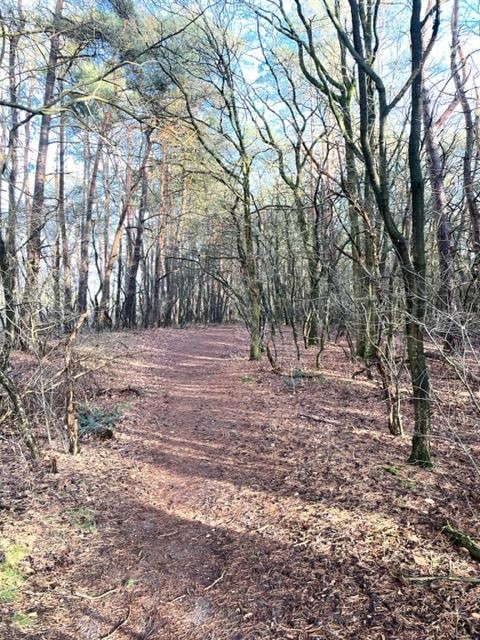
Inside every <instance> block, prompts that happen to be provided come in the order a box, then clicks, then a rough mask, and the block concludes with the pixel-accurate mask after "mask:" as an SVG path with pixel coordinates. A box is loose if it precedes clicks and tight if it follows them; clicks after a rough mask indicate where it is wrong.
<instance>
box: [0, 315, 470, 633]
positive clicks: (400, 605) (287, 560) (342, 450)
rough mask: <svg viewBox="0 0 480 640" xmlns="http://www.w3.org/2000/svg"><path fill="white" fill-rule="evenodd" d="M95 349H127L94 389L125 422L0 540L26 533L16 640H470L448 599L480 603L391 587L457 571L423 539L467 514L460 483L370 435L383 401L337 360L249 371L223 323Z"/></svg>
mask: <svg viewBox="0 0 480 640" xmlns="http://www.w3.org/2000/svg"><path fill="white" fill-rule="evenodd" d="M92 341H93V342H97V341H98V343H97V344H95V345H94V348H96V349H98V353H99V356H100V355H101V353H102V352H105V353H112V352H113V353H115V352H116V353H119V351H122V350H123V355H122V356H121V357H119V358H118V359H117V360H116V361H115V363H114V365H113V366H112V367H110V371H109V373H108V374H106V375H105V373H104V372H102V374H101V376H98V382H99V383H101V387H102V389H101V390H100V391H101V392H102V393H101V395H100V396H99V399H98V402H99V403H101V404H102V406H104V407H107V408H110V409H120V410H121V412H122V414H123V417H122V420H121V421H120V423H119V424H118V425H117V427H116V429H115V437H114V438H113V439H112V440H109V441H105V442H99V441H90V442H86V443H84V445H83V447H82V451H81V455H80V456H78V457H77V458H75V459H72V458H71V457H69V456H63V457H62V456H60V457H59V474H58V475H52V474H48V473H47V474H46V475H45V482H44V485H43V488H42V489H41V490H40V489H38V494H37V497H36V498H35V500H36V503H35V504H36V508H35V510H33V511H32V510H30V511H27V512H25V514H24V515H23V516H19V517H18V518H17V519H16V520H15V521H12V525H11V529H10V530H9V529H8V527H7V528H6V529H5V533H6V534H7V536H9V537H10V538H11V539H14V536H15V535H17V534H18V533H19V532H22V531H28V530H34V531H35V532H36V533H35V535H36V539H35V547H34V553H33V560H32V562H33V566H34V574H33V577H32V579H31V581H29V583H28V584H29V593H30V594H31V598H32V599H31V601H30V603H28V602H25V603H24V605H23V607H24V609H25V610H34V611H36V612H38V621H37V623H36V626H35V628H34V630H32V631H31V633H30V634H29V635H27V637H28V638H32V639H38V640H40V639H42V640H101V639H103V638H107V637H108V638H109V640H122V639H123V640H264V639H265V640H267V639H268V640H288V639H294V640H306V639H309V638H310V639H315V638H316V639H317V640H323V639H330V638H332V639H333V638H341V639H342V640H344V639H352V640H353V639H365V640H367V639H368V640H376V639H380V638H386V637H388V638H402V640H421V639H422V638H427V637H428V638H431V639H436V638H438V639H439V640H440V638H441V639H442V640H448V639H449V638H452V639H453V638H468V637H477V636H475V635H473V636H472V635H470V634H469V633H467V632H465V634H463V633H462V632H461V629H462V626H461V623H459V621H458V620H459V618H458V615H459V614H458V607H457V602H459V598H461V602H462V607H463V608H464V610H468V608H469V607H470V609H471V610H473V609H475V607H476V606H477V604H478V600H477V598H476V595H475V593H474V591H473V590H471V591H468V589H469V586H468V585H465V584H461V583H449V582H442V583H437V584H436V589H435V590H429V589H428V588H427V587H426V586H425V585H424V584H422V583H420V584H415V583H413V584H409V583H408V582H405V581H402V580H401V579H399V577H398V576H400V575H411V574H412V573H417V574H418V573H421V572H426V573H432V572H435V573H437V574H442V573H448V572H449V571H452V572H453V573H456V574H468V571H469V570H470V565H469V562H468V559H465V558H459V556H458V553H457V552H456V551H455V550H454V549H452V548H451V546H450V544H449V543H448V541H447V540H444V536H441V535H439V534H438V529H436V526H437V524H436V523H437V522H438V521H440V520H441V518H442V517H445V516H446V515H447V514H454V513H455V512H457V513H459V512H460V509H463V513H464V514H466V517H467V518H468V513H469V512H468V509H467V508H466V507H465V504H464V502H462V499H463V498H462V495H463V494H462V493H461V491H460V489H459V485H452V484H450V481H449V479H448V477H450V476H448V477H447V476H446V475H445V473H444V472H445V467H443V469H442V468H440V469H439V470H438V471H433V472H425V471H422V470H419V469H414V468H411V467H408V466H406V465H403V464H402V462H401V461H402V460H403V459H405V457H406V454H407V451H408V441H407V440H402V439H392V438H391V437H390V436H389V435H388V434H387V433H385V429H384V420H385V419H384V414H383V405H382V401H381V394H380V392H379V390H378V388H377V387H375V385H374V384H373V383H371V382H369V381H365V380H358V381H357V380H354V381H352V379H351V363H350V362H349V361H348V359H347V358H345V357H344V353H343V351H342V349H341V347H337V346H335V345H330V346H329V347H328V349H327V352H326V353H325V354H324V356H323V359H322V369H321V371H322V377H321V378H319V379H318V380H295V379H292V378H284V377H280V376H276V375H274V374H272V373H271V372H270V371H269V367H268V363H251V362H248V360H246V358H245V354H246V352H247V339H246V334H245V332H244V330H243V329H240V328H238V327H212V328H208V329H198V328H191V329H187V330H173V329H172V330H169V329H168V330H167V329H161V330H151V331H143V332H129V333H118V334H105V335H102V336H100V337H88V338H87V339H86V342H87V344H88V343H89V342H90V343H92ZM292 362H293V363H294V360H292ZM309 415H310V416H312V415H314V416H315V417H316V420H312V419H311V418H309V417H308V416H309ZM391 461H395V464H396V465H397V472H396V474H395V475H392V474H391V473H387V472H386V471H385V465H386V464H388V463H390V462H391ZM462 474H463V476H461V475H460V473H459V474H457V476H458V477H466V476H465V470H462ZM462 491H463V490H462ZM470 500H474V496H473V494H472V496H471V498H470ZM455 510H457V511H455ZM464 522H465V520H464ZM467 522H468V520H467ZM68 594H72V595H68ZM29 604H30V608H27V607H28V606H29ZM465 624H467V623H465ZM459 625H460V626H459ZM465 628H467V627H465ZM471 628H473V627H471ZM1 629H2V626H1V622H0V638H2V640H3V637H4V636H2V631H1ZM427 629H428V631H427ZM459 629H460V631H459ZM109 634H112V635H109ZM7 637H8V638H9V640H10V639H15V640H16V639H17V638H18V639H20V638H25V634H24V633H23V632H13V631H11V632H9V635H7V636H5V638H7Z"/></svg>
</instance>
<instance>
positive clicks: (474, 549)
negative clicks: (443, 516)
mask: <svg viewBox="0 0 480 640" xmlns="http://www.w3.org/2000/svg"><path fill="white" fill-rule="evenodd" d="M442 531H443V533H444V534H445V535H447V536H448V537H449V538H450V540H451V541H452V542H453V543H454V544H456V545H457V546H459V547H463V548H464V549H466V550H467V551H468V553H469V554H470V555H471V557H472V558H473V559H474V560H478V561H480V545H479V544H477V543H476V542H475V541H474V540H472V538H470V536H468V535H467V534H465V533H462V532H461V531H457V530H456V529H454V528H453V527H451V526H450V525H449V524H446V525H445V526H444V527H443V529H442Z"/></svg>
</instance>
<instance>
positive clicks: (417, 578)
mask: <svg viewBox="0 0 480 640" xmlns="http://www.w3.org/2000/svg"><path fill="white" fill-rule="evenodd" d="M402 578H403V579H404V580H408V582H434V581H436V580H447V581H448V582H467V583H468V584H480V578H471V577H470V576H402Z"/></svg>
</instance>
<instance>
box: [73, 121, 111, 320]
mask: <svg viewBox="0 0 480 640" xmlns="http://www.w3.org/2000/svg"><path fill="white" fill-rule="evenodd" d="M108 121H109V113H107V114H105V117H104V121H103V125H102V131H101V135H100V137H99V139H98V142H97V148H96V151H95V158H94V160H93V166H92V173H91V176H90V183H89V187H88V194H87V200H86V205H85V218H84V221H83V225H82V237H81V240H80V265H79V269H78V299H77V307H78V312H79V313H81V314H83V313H85V312H86V311H87V293H88V276H89V271H90V258H89V247H90V241H91V235H92V216H93V203H94V201H95V191H96V186H97V175H98V168H99V166H100V158H101V155H102V149H103V138H104V136H105V133H106V131H107V127H108Z"/></svg>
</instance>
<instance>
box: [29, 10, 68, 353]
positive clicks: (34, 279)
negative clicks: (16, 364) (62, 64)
mask: <svg viewBox="0 0 480 640" xmlns="http://www.w3.org/2000/svg"><path fill="white" fill-rule="evenodd" d="M62 11H63V0H57V2H56V5H55V16H54V29H55V32H54V34H53V36H52V38H51V44H50V54H49V58H48V67H47V74H46V78H45V93H44V96H43V102H44V104H48V103H49V102H50V101H51V100H52V98H53V94H54V89H55V80H56V70H57V59H58V53H59V47H60V38H59V35H58V34H57V33H56V28H57V25H58V22H59V20H60V18H61V15H62ZM50 124H51V116H50V113H49V112H48V111H46V112H44V113H43V114H42V117H41V121H40V132H39V141H38V153H37V163H36V167H35V180H34V188H33V198H32V211H31V217H30V224H29V228H28V230H27V231H28V240H27V265H26V270H27V274H26V283H25V294H24V305H25V313H24V314H23V317H24V322H23V327H24V332H25V335H24V336H22V342H23V345H24V346H26V344H27V343H28V342H29V341H30V342H31V343H32V344H35V343H36V341H37V323H38V312H39V304H40V300H39V294H40V292H39V288H38V278H39V272H40V260H41V252H42V237H41V236H42V230H43V227H44V226H45V213H44V210H43V205H44V192H45V177H46V169H47V154H48V139H49V133H50Z"/></svg>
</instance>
